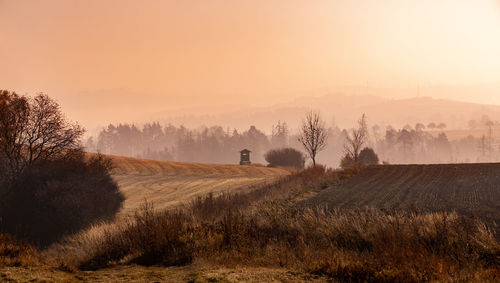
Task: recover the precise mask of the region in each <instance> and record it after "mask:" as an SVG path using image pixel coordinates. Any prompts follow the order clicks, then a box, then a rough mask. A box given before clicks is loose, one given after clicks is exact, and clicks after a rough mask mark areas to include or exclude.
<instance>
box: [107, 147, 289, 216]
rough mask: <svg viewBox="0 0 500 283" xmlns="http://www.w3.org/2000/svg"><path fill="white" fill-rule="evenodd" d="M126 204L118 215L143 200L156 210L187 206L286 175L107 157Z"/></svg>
mask: <svg viewBox="0 0 500 283" xmlns="http://www.w3.org/2000/svg"><path fill="white" fill-rule="evenodd" d="M109 157H111V158H112V159H113V164H114V165H115V169H114V171H113V178H114V179H115V180H116V181H117V183H118V185H119V187H120V190H122V192H123V193H124V194H125V197H126V200H125V203H124V207H123V209H122V212H121V213H122V214H125V215H130V214H132V213H133V212H134V211H135V210H136V209H137V208H138V207H139V206H140V205H141V204H142V203H144V201H145V200H147V201H149V202H152V203H154V205H155V207H156V208H158V209H162V208H169V207H174V206H176V205H179V204H181V203H186V202H189V201H190V200H191V199H193V198H194V197H197V196H201V195H206V194H208V193H215V194H217V193H221V192H232V193H234V192H240V191H242V190H245V189H247V188H249V187H251V186H254V185H259V184H264V183H268V182H272V181H275V180H277V179H278V178H279V177H280V176H285V175H288V174H289V173H290V172H289V171H287V170H284V169H279V168H267V167H263V166H240V165H224V164H201V163H190V162H170V161H155V160H147V159H138V158H130V157H121V156H109Z"/></svg>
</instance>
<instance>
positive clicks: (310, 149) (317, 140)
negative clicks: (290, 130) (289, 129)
mask: <svg viewBox="0 0 500 283" xmlns="http://www.w3.org/2000/svg"><path fill="white" fill-rule="evenodd" d="M327 138H328V132H327V130H326V127H325V121H324V120H323V119H321V115H320V114H319V112H313V111H310V112H309V113H307V115H306V118H305V119H304V120H303V121H302V126H301V127H300V131H299V137H298V140H299V142H300V143H302V145H303V146H304V148H305V150H306V152H307V154H308V155H309V157H310V158H311V159H312V162H313V166H315V167H316V155H317V154H318V152H320V151H322V150H324V149H325V148H326V142H327Z"/></svg>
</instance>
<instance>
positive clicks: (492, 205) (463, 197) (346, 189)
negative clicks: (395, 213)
mask: <svg viewBox="0 0 500 283" xmlns="http://www.w3.org/2000/svg"><path fill="white" fill-rule="evenodd" d="M304 203H305V204H307V205H316V204H328V205H329V206H330V207H332V208H333V207H334V208H339V209H344V208H357V207H363V206H374V207H377V208H384V209H406V208H412V207H414V208H418V209H421V210H424V211H441V210H446V211H451V210H456V211H457V212H459V213H467V214H470V213H472V214H473V215H475V216H478V217H480V218H482V219H484V220H486V221H487V222H488V223H490V224H494V223H498V224H499V225H500V164H496V163H495V164H441V165H383V166H370V167H366V168H364V169H362V170H361V172H359V173H358V174H357V175H356V176H354V177H352V178H351V179H349V180H348V181H347V182H346V183H344V184H342V185H339V186H335V187H332V188H329V189H326V190H324V191H322V192H320V193H319V194H317V195H316V196H314V197H312V198H311V199H309V200H307V201H305V202H304ZM497 230H498V228H497Z"/></svg>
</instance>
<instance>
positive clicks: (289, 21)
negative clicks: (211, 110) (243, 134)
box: [0, 0, 500, 114]
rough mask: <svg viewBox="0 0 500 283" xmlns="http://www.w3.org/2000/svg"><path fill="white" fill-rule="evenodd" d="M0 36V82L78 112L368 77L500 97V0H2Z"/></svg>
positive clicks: (283, 91) (254, 94)
mask: <svg viewBox="0 0 500 283" xmlns="http://www.w3.org/2000/svg"><path fill="white" fill-rule="evenodd" d="M0 38H1V39H2V43H1V44H0V66H1V68H0V88H6V89H12V90H17V91H19V92H28V93H32V92H38V91H43V92H47V93H48V94H50V95H53V96H56V97H58V98H59V99H60V100H61V101H63V102H64V101H67V102H66V104H68V105H72V106H71V107H74V108H75V109H77V108H78V105H82V104H81V103H80V101H84V100H85V99H90V98H92V99H97V98H99V94H100V93H101V92H105V93H109V90H124V92H125V93H133V94H140V95H137V96H135V95H131V97H120V96H118V97H113V95H108V96H111V97H105V98H100V99H102V101H103V103H107V102H106V101H108V103H111V101H113V100H116V99H123V100H124V101H126V102H127V103H132V104H134V103H137V102H136V100H144V99H145V98H147V99H146V100H149V101H151V103H149V104H148V103H147V102H144V101H143V102H140V103H138V104H135V105H136V106H137V105H141V106H143V107H144V111H153V110H159V109H160V108H161V107H166V105H168V108H172V107H183V106H186V105H189V104H192V103H198V104H204V103H213V102H214V101H228V102H234V101H237V100H252V101H255V102H256V103H260V104H265V102H270V103H271V102H273V101H277V100H279V99H286V98H287V96H289V95H291V94H292V93H293V94H297V93H300V91H303V90H311V89H318V88H324V87H335V86H351V85H365V84H368V83H369V84H372V85H377V86H383V87H392V88H405V87H413V86H415V85H420V84H423V85H448V86H467V87H469V89H470V88H471V87H472V88H473V87H474V86H478V87H483V88H484V86H489V90H490V92H489V93H488V94H481V93H476V94H475V95H474V96H472V95H470V94H466V95H464V94H462V95H461V96H457V95H456V94H454V93H453V92H451V93H442V94H439V95H440V96H441V97H444V98H450V99H460V100H469V101H475V102H486V103H496V104H500V3H499V1H498V0H475V1H472V0H418V1H415V0H337V1H330V0H324V1H322V0H316V1H309V0H303V1H300V0H295V1H289V0H282V1H280V0H275V1H269V0H252V1H236V0H235V1H226V0H211V1H205V0H182V1H153V0H146V1H132V0H106V1H102V0H88V1H73V0H58V1H56V0H47V1H42V0H38V1H17V0H0ZM478 89H479V88H478ZM491 89H493V92H491ZM112 93H116V91H115V92H112ZM491 93H497V94H498V95H492V94H491ZM391 95H392V94H391ZM395 95H397V94H395ZM400 95H401V96H405V95H407V94H405V93H401V94H400ZM84 96H85V97H84ZM465 96H467V97H465ZM70 100H71V101H72V102H73V104H71V103H70V102H69V101H70ZM75 101H76V102H75ZM77 102H78V103H77ZM75 111H76V110H75ZM117 111H118V110H117ZM122 114H123V113H122Z"/></svg>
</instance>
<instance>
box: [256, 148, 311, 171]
mask: <svg viewBox="0 0 500 283" xmlns="http://www.w3.org/2000/svg"><path fill="white" fill-rule="evenodd" d="M264 157H265V159H266V161H267V162H268V163H269V166H271V167H276V166H284V167H294V168H297V169H300V168H304V164H305V162H306V161H305V157H304V154H302V152H300V151H298V150H296V149H294V148H281V149H272V150H269V151H268V152H267V153H266V154H265V156H264Z"/></svg>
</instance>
